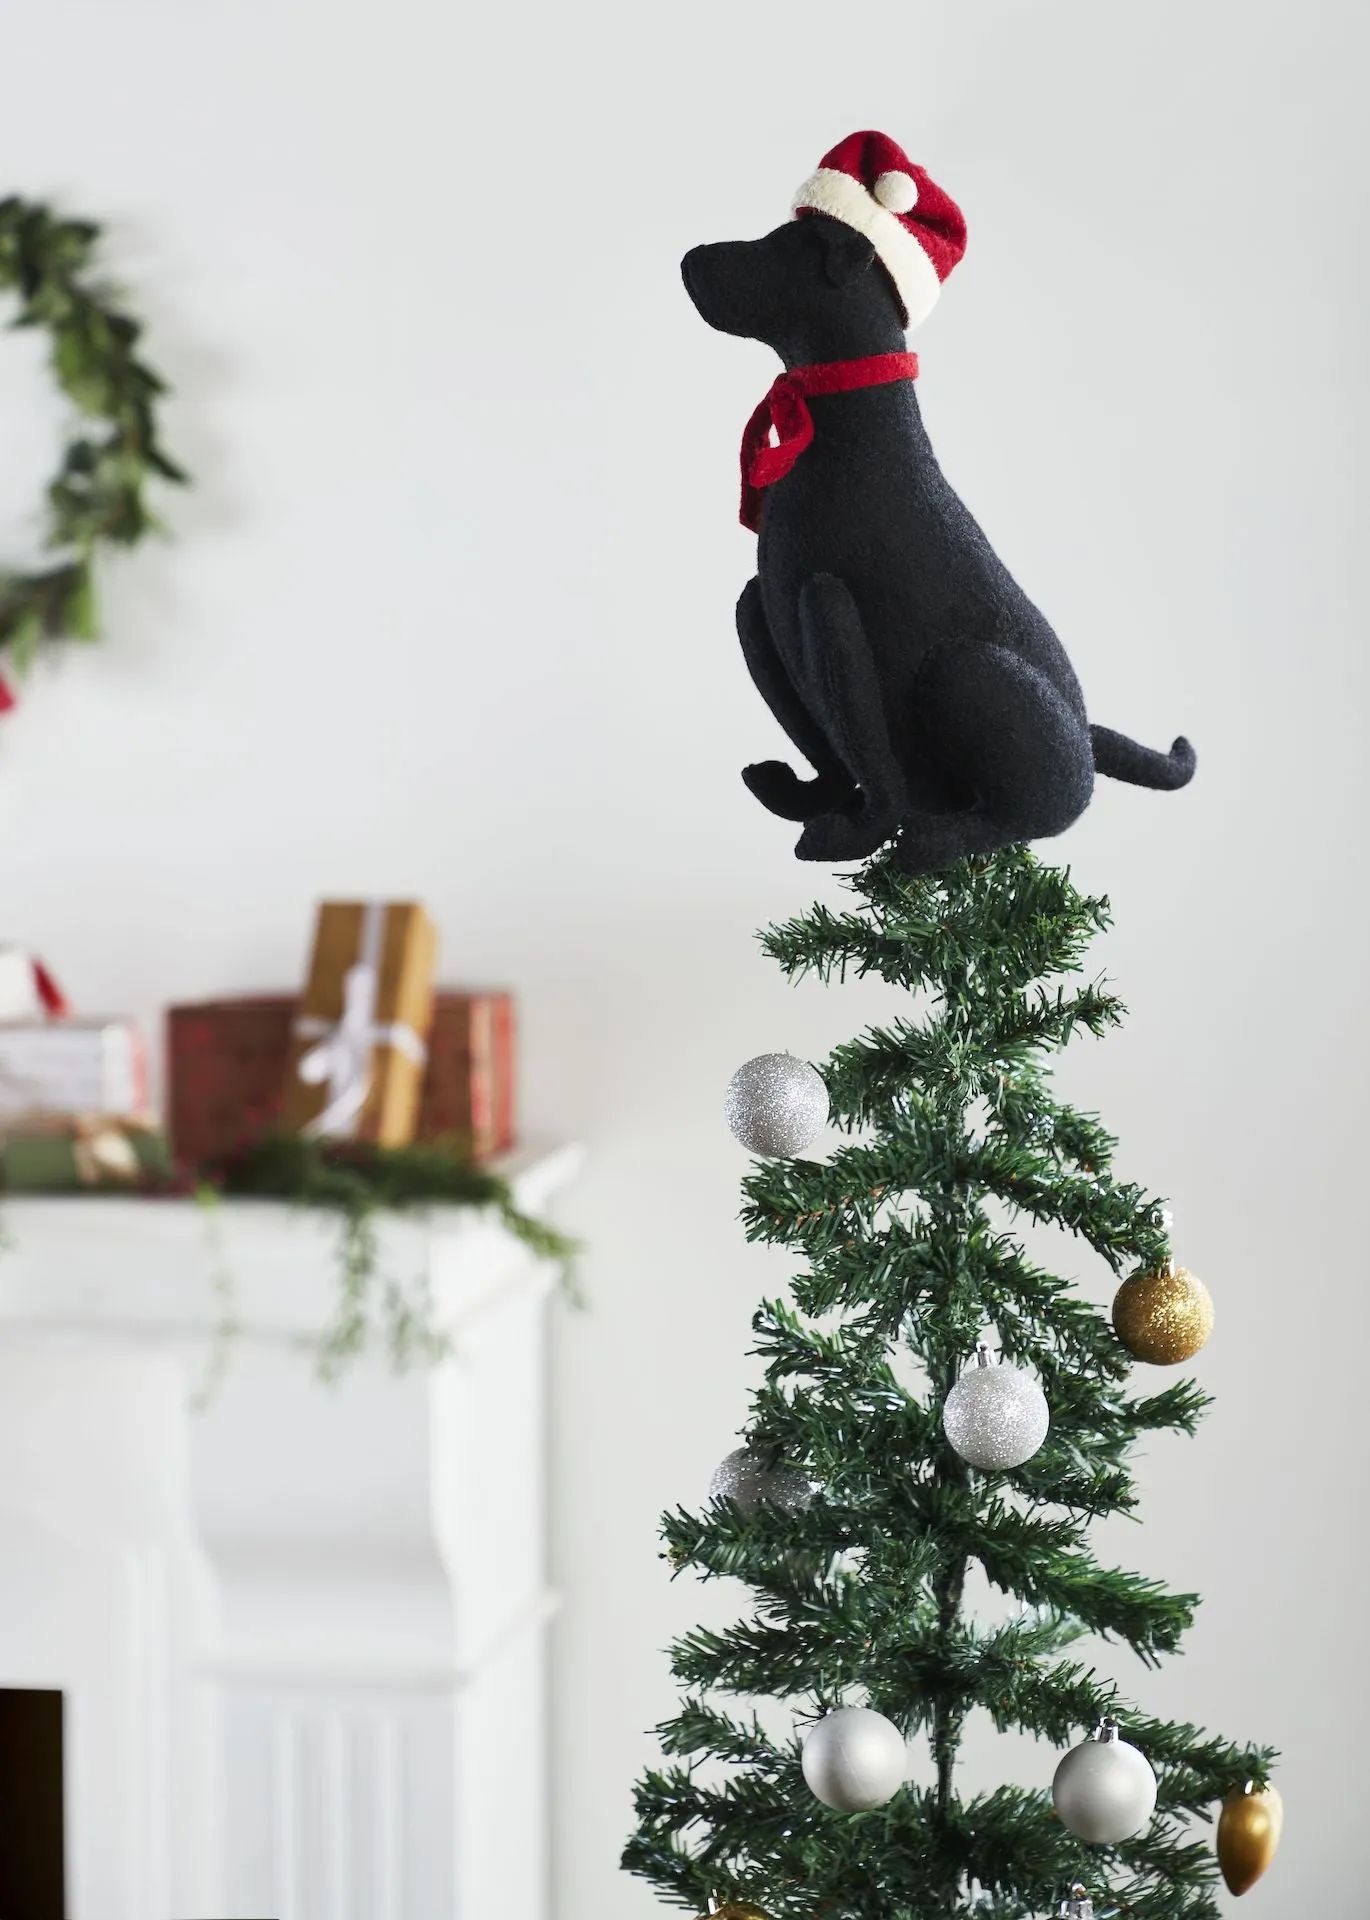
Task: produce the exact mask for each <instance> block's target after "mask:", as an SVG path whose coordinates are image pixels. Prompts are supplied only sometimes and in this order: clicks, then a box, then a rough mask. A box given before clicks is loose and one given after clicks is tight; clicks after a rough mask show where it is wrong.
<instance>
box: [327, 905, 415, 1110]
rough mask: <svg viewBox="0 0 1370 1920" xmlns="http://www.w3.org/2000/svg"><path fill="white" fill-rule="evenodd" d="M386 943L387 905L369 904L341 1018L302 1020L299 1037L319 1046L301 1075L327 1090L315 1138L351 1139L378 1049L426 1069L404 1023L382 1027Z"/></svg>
mask: <svg viewBox="0 0 1370 1920" xmlns="http://www.w3.org/2000/svg"><path fill="white" fill-rule="evenodd" d="M384 938H385V902H384V901H383V900H368V901H367V902H366V905H365V906H364V908H363V909H362V937H361V946H360V950H359V952H358V954H357V959H356V962H355V964H354V965H353V966H350V967H349V968H348V970H347V972H346V974H345V975H344V976H343V1009H342V1018H341V1019H340V1020H337V1021H333V1020H323V1019H320V1018H319V1016H318V1015H317V1014H302V1015H301V1016H300V1017H299V1018H298V1019H297V1020H296V1022H295V1032H296V1035H297V1036H298V1037H299V1038H300V1039H302V1040H312V1041H314V1043H315V1044H314V1045H313V1046H312V1047H310V1048H309V1050H308V1052H307V1053H305V1054H303V1055H301V1058H300V1063H299V1066H298V1067H297V1068H296V1072H297V1073H298V1074H299V1076H300V1078H301V1080H303V1081H304V1083H305V1085H306V1086H309V1087H319V1086H321V1087H325V1088H326V1089H327V1092H326V1093H325V1096H324V1105H323V1110H322V1112H320V1113H319V1114H317V1115H316V1116H315V1118H314V1119H313V1120H311V1121H310V1122H309V1123H308V1125H307V1126H305V1127H304V1129H303V1131H304V1132H305V1133H306V1134H309V1135H311V1136H317V1135H322V1134H327V1135H330V1136H332V1137H334V1138H336V1137H338V1136H340V1135H341V1136H343V1137H350V1136H352V1135H355V1133H356V1131H357V1122H358V1120H359V1119H360V1117H361V1111H362V1108H363V1107H364V1106H365V1105H366V1096H367V1094H368V1093H369V1092H370V1091H371V1062H372V1057H373V1055H374V1053H375V1050H376V1048H377V1047H394V1048H395V1050H396V1051H397V1052H398V1053H402V1054H404V1055H405V1057H406V1058H407V1059H409V1060H412V1061H413V1062H414V1064H415V1066H417V1067H421V1066H422V1065H423V1063H424V1061H425V1060H426V1059H427V1058H428V1049H427V1047H426V1046H425V1045H424V1043H423V1041H422V1040H421V1039H420V1037H419V1035H418V1034H417V1033H416V1032H415V1030H414V1029H413V1027H411V1026H409V1025H408V1024H407V1023H406V1022H405V1021H403V1020H391V1021H377V1019H376V999H377V995H378V994H379V991H380V959H381V948H382V945H383V943H384Z"/></svg>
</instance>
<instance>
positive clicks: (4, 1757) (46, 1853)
mask: <svg viewBox="0 0 1370 1920" xmlns="http://www.w3.org/2000/svg"><path fill="white" fill-rule="evenodd" d="M66 1906H67V1896H66V1852H65V1846H64V1840H63V1825H62V1696H61V1694H60V1693H58V1692H54V1691H50V1690H49V1689H47V1688H42V1687H0V1920H66Z"/></svg>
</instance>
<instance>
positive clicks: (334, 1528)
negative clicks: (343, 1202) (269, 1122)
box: [0, 1147, 579, 1920]
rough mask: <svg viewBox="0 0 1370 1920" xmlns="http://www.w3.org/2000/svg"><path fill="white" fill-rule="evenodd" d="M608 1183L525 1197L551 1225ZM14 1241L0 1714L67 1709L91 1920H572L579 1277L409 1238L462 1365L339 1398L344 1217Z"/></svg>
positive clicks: (71, 1783) (438, 1234)
mask: <svg viewBox="0 0 1370 1920" xmlns="http://www.w3.org/2000/svg"><path fill="white" fill-rule="evenodd" d="M578 1158H579V1154H578V1150H577V1149H574V1148H565V1147H563V1148H559V1149H556V1150H554V1151H550V1152H544V1153H537V1154H532V1155H528V1156H525V1157H524V1158H523V1159H522V1160H521V1161H520V1162H518V1163H515V1165H514V1166H513V1168H512V1169H511V1171H512V1175H513V1179H514V1186H515V1192H516V1195H517V1198H518V1200H519V1203H520V1205H522V1206H523V1207H524V1208H525V1209H526V1210H528V1211H530V1212H534V1213H540V1212H542V1211H543V1210H544V1209H545V1208H546V1206H547V1205H548V1203H549V1202H550V1200H551V1198H552V1196H553V1194H554V1193H555V1192H556V1190H557V1189H558V1188H559V1187H560V1186H561V1185H563V1184H564V1183H565V1181H566V1180H568V1179H569V1178H570V1177H571V1175H572V1174H573V1172H574V1171H575V1167H576V1164H577V1161H578ZM0 1233H2V1234H3V1245H0V1687H3V1686H41V1687H59V1688H61V1689H62V1691H63V1694H64V1704H65V1741H66V1788H65V1796H66V1826H67V1874H68V1911H69V1916H70V1920H227V1916H244V1917H245V1920H246V1917H248V1916H250V1917H251V1920H264V1917H265V1916H268V1915H269V1916H273V1917H274V1920H487V1916H489V1915H490V1914H493V1913H499V1914H500V1915H501V1920H544V1916H545V1912H546V1888H545V1878H546V1867H545V1860H544V1857H543V1854H542V1849H541V1844H540V1836H541V1832H542V1828H543V1825H544V1821H543V1817H542V1815H543V1807H544V1800H545V1790H546V1783H545V1778H544V1774H545V1764H546V1760H545V1752H546V1749H545V1739H544V1729H543V1655H542V1645H543V1629H544V1627H545V1624H546V1622H547V1620H548V1618H549V1617H550V1615H551V1613H552V1611H553V1609H554V1605H555V1600H554V1596H553V1595H552V1594H551V1592H550V1591H549V1589H548V1587H547V1583H546V1572H545V1557H544V1540H545V1525H544V1492H543V1488H544V1445H545V1424H544V1408H543V1358H542V1323H543V1310H544V1304H545V1299H546V1295H547V1293H548V1290H549V1288H550V1287H551V1286H552V1285H553V1283H554V1276H553V1275H552V1273H551V1271H550V1269H548V1268H547V1267H546V1266H545V1265H541V1264H539V1263H537V1262H536V1261H534V1260H533V1259H532V1258H531V1257H530V1255H529V1254H528V1253H527V1251H526V1250H525V1249H524V1248H523V1247H522V1246H521V1245H519V1244H518V1243H517V1242H516V1241H514V1240H512V1239H511V1238H510V1236H509V1235H508V1234H507V1233H506V1232H505V1231H504V1230H503V1229H502V1228H501V1227H500V1226H499V1224H498V1222H497V1221H495V1220H494V1219H493V1218H492V1217H491V1216H488V1215H485V1214H477V1213H475V1212H472V1211H470V1210H464V1209H460V1210H459V1209H437V1210H434V1211H433V1212H432V1213H431V1214H427V1215H424V1216H418V1215H400V1216H389V1217H386V1218H384V1219H383V1220H382V1221H381V1222H380V1227H379V1269H380V1273H381V1275H382V1277H383V1278H385V1279H389V1280H393V1281H395V1282H396V1283H397V1284H399V1285H402V1286H404V1287H407V1288H408V1287H413V1286H415V1285H417V1284H421V1285H423V1286H425V1287H426V1288H427V1291H428V1293H429V1296H430V1299H431V1302H432V1307H433V1312H434V1317H435V1319H436V1321H437V1322H438V1324H439V1325H441V1326H442V1327H443V1328H444V1329H446V1330H447V1331H448V1332H449V1333H450V1335H451V1338H452V1351H451V1355H450V1357H449V1358H448V1359H446V1360H444V1361H443V1362H442V1363H441V1364H440V1365H439V1366H437V1367H434V1368H431V1369H426V1370H419V1371H414V1372H410V1373H408V1374H405V1375H401V1376H398V1377H397V1376H395V1375H393V1374H392V1373H391V1372H390V1371H389V1369H388V1367H387V1365H386V1363H385V1360H384V1357H383V1356H382V1355H380V1354H379V1353H371V1352H368V1353H367V1354H366V1355H364V1356H363V1357H362V1358H361V1359H360V1360H359V1361H358V1362H357V1363H356V1364H355V1365H354V1366H353V1367H352V1368H351V1369H350V1370H349V1372H348V1373H346V1374H345V1375H344V1377H343V1378H342V1379H341V1381H340V1382H339V1383H338V1384H337V1385H335V1386H331V1387H329V1386H324V1385H321V1384H320V1383H319V1382H318V1381H317V1380H316V1379H315V1377H314V1375H313V1371H312V1359H311V1349H312V1347H313V1345H314V1343H315V1342H316V1340H317V1338H318V1335H319V1332H320V1330H321V1329H322V1328H323V1327H324V1325H326V1323H327V1322H328V1320H329V1318H330V1317H331V1314H332V1311H333V1307H334V1304H335V1301H336V1294H337V1264H336V1255H337V1245H338V1225H337V1223H336V1221H334V1220H332V1219H330V1218H328V1217H326V1216H321V1215H318V1214H314V1213H307V1212H305V1211H303V1210H301V1209H296V1208H292V1207H289V1206H285V1205H279V1204H276V1203H272V1202H257V1201H242V1202H238V1201H234V1202H224V1203H221V1204H220V1205H219V1206H218V1207H216V1208H215V1209H213V1211H212V1212H211V1213H210V1214H208V1215H207V1214H206V1211H205V1210H204V1209H203V1208H201V1207H199V1206H197V1205H196V1204H195V1203H194V1202H193V1201H180V1200H132V1199H123V1198H113V1197H112V1198H104V1197H96V1196H91V1197H79V1198H47V1197H42V1198H39V1197H34V1198H14V1199H10V1200H8V1201H6V1202H5V1204H4V1206H3V1209H0ZM225 1281H227V1282H229V1283H230V1284H231V1290H232V1296H231V1297H232V1309H233V1312H234V1315H235V1318H236V1319H237V1321H238V1322H239V1329H240V1330H239V1333H238V1335H237V1338H236V1341H235V1344H234V1346H233V1349H232V1352H231V1355H230V1358H229V1364H228V1368H227V1371H226V1374H225V1376H224V1379H223V1381H222V1384H221V1386H220V1387H219V1390H218V1392H217V1394H216V1395H215V1397H214V1398H213V1400H212V1401H211V1403H210V1404H209V1406H208V1407H207V1408H206V1409H205V1410H203V1411H196V1410H195V1408H194V1405H193V1402H194V1400H195V1397H196V1394H197V1391H198V1390H199V1389H200V1388H201V1386H202V1385H203V1383H204V1380H205V1368H206V1364H207V1358H208V1353H209V1349H210V1345H211V1342H212V1337H213V1334H214V1329H215V1328H216V1326H217V1325H218V1323H219V1321H220V1318H221V1315H222V1311H223V1293H222V1289H223V1285H224V1283H225Z"/></svg>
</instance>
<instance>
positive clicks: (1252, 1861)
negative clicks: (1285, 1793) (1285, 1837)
mask: <svg viewBox="0 0 1370 1920" xmlns="http://www.w3.org/2000/svg"><path fill="white" fill-rule="evenodd" d="M1283 1825H1284V1802H1283V1801H1282V1800H1281V1799H1280V1796H1279V1794H1278V1793H1277V1792H1276V1791H1275V1789H1274V1787H1257V1786H1255V1785H1253V1784H1252V1783H1251V1782H1250V1781H1248V1782H1247V1784H1246V1786H1245V1787H1234V1788H1233V1790H1232V1792H1231V1793H1229V1794H1228V1796H1227V1798H1226V1800H1224V1801H1223V1810H1222V1812H1221V1813H1220V1814H1219V1816H1218V1865H1219V1866H1220V1867H1221V1868H1222V1873H1223V1879H1224V1880H1225V1881H1226V1882H1227V1890H1228V1892H1229V1893H1246V1892H1248V1891H1249V1889H1250V1888H1252V1887H1254V1886H1255V1884H1256V1882H1257V1881H1258V1880H1259V1879H1260V1877H1261V1875H1262V1874H1263V1873H1264V1872H1265V1870H1266V1868H1267V1867H1268V1866H1269V1865H1270V1862H1271V1861H1272V1860H1273V1859H1274V1858H1275V1849H1276V1847H1278V1846H1279V1844H1280V1829H1281V1828H1282V1827H1283Z"/></svg>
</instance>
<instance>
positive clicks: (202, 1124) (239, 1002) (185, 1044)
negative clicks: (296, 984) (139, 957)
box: [166, 993, 299, 1168]
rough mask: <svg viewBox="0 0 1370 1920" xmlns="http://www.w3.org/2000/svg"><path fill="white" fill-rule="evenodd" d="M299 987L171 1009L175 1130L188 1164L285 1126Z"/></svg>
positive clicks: (174, 1142)
mask: <svg viewBox="0 0 1370 1920" xmlns="http://www.w3.org/2000/svg"><path fill="white" fill-rule="evenodd" d="M298 1004H299V1003H298V1000H297V998H296V996H295V995H294V994H293V993H274V994H265V993H263V994H253V995H244V996H242V997H240V998H237V999H229V1000H204V1001H201V1002H200V1003H199V1004H198V1005H195V1006H181V1007H170V1008H168V1010H167V1027H166V1035H167V1047H166V1092H167V1101H166V1106H167V1129H168V1131H169V1133H170V1135H171V1149H172V1152H173V1153H174V1154H175V1156H176V1159H177V1161H178V1162H179V1164H180V1165H181V1166H183V1167H191V1168H195V1167H207V1166H213V1165H215V1164H216V1163H218V1162H220V1161H223V1160H228V1159H231V1158H232V1156H233V1155H234V1154H235V1153H241V1152H242V1151H243V1149H244V1148H245V1147H250V1146H252V1145H254V1144H255V1143H256V1142H257V1141H258V1140H260V1139H261V1138H262V1137H263V1136H264V1135H265V1134H268V1133H270V1132H271V1131H272V1130H273V1129H274V1128H276V1127H278V1126H279V1125H280V1120H281V1095H282V1092H283V1089H284V1083H285V1070H286V1063H287V1061H288V1060H289V1058H290V1043H291V1039H292V1037H293V1035H294V1029H295V1011H296V1008H297V1006H298Z"/></svg>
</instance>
